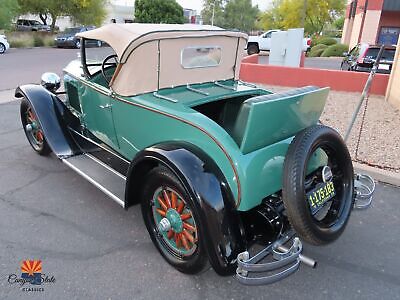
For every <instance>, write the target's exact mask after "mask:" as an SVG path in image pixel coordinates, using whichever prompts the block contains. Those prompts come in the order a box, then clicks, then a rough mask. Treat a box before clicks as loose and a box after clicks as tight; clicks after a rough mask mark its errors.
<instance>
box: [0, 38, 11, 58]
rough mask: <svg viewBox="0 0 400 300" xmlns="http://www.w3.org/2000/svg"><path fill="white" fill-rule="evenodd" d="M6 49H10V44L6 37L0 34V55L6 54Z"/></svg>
mask: <svg viewBox="0 0 400 300" xmlns="http://www.w3.org/2000/svg"><path fill="white" fill-rule="evenodd" d="M8 48H10V44H9V43H8V41H7V37H6V36H5V35H1V34H0V54H3V53H4V52H6V51H7V49H8Z"/></svg>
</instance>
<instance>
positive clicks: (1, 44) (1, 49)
mask: <svg viewBox="0 0 400 300" xmlns="http://www.w3.org/2000/svg"><path fill="white" fill-rule="evenodd" d="M0 46H1V48H0V54H3V53H5V52H6V45H4V44H3V43H0Z"/></svg>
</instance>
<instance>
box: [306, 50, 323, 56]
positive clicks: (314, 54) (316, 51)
mask: <svg viewBox="0 0 400 300" xmlns="http://www.w3.org/2000/svg"><path fill="white" fill-rule="evenodd" d="M324 51H325V49H317V50H315V51H312V52H310V55H309V57H320V56H321V54H322V53H323V52H324Z"/></svg>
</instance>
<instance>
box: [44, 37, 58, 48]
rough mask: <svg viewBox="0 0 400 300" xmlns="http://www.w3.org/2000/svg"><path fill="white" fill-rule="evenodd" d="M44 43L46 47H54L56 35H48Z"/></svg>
mask: <svg viewBox="0 0 400 300" xmlns="http://www.w3.org/2000/svg"><path fill="white" fill-rule="evenodd" d="M43 42H44V45H45V46H46V47H53V46H54V45H55V44H56V43H55V41H54V35H46V36H45V37H44V38H43Z"/></svg>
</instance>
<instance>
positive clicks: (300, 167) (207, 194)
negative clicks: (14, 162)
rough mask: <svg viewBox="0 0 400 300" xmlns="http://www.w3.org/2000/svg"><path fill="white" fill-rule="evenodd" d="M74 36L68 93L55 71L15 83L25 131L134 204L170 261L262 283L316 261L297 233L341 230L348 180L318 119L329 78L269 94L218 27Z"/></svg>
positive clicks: (117, 27) (339, 148)
mask: <svg viewBox="0 0 400 300" xmlns="http://www.w3.org/2000/svg"><path fill="white" fill-rule="evenodd" d="M78 36H79V37H80V38H81V45H82V47H81V52H80V59H78V60H75V61H72V62H71V63H70V64H69V65H68V66H67V67H66V68H65V69H64V76H63V84H64V87H65V91H64V92H57V90H58V88H59V87H60V78H58V76H57V75H55V74H52V73H45V74H44V75H43V76H42V83H41V85H24V86H20V87H18V88H17V90H16V97H19V98H21V121H22V125H23V128H24V131H25V134H26V136H27V138H28V141H29V143H30V145H31V146H32V147H33V149H34V150H35V151H36V152H37V153H38V154H40V155H47V154H49V153H50V152H53V153H54V154H55V155H56V156H57V157H58V158H59V159H61V161H62V162H63V163H65V164H66V165H67V166H68V167H70V168H72V169H73V170H74V171H76V172H77V173H78V174H80V175H81V176H83V177H84V178H85V179H87V180H89V181H90V182H91V183H93V184H94V185H95V186H97V187H98V188H99V189H101V190H102V191H103V192H104V193H105V194H107V195H108V196H110V197H111V198H112V199H113V200H115V201H116V202H117V203H118V204H120V205H121V206H122V207H124V208H125V209H128V208H129V207H131V206H133V205H135V204H140V205H141V209H142V213H143V218H144V221H145V224H146V227H147V229H148V232H149V234H150V236H151V239H152V241H153V242H154V245H155V246H156V247H157V249H158V250H159V251H160V253H161V255H162V256H163V257H164V258H165V259H166V261H167V262H168V263H170V264H171V265H173V266H174V267H175V268H177V269H178V270H180V271H182V272H185V273H197V272H199V271H201V270H202V269H204V268H205V267H206V266H207V264H208V262H209V263H210V264H211V266H212V267H213V268H214V270H215V271H216V272H217V273H218V274H222V275H223V274H232V273H234V272H235V271H236V277H237V278H238V279H239V280H240V282H242V283H245V284H265V283H271V282H275V281H277V280H279V279H282V278H284V277H286V276H288V275H290V274H292V273H293V272H295V271H296V270H297V269H298V267H299V264H300V262H305V263H306V264H308V265H311V266H314V265H315V261H313V260H312V259H309V258H307V257H304V256H303V255H302V254H301V252H302V243H301V241H300V239H301V240H304V241H306V242H309V243H311V244H314V245H323V244H327V243H330V242H333V241H334V240H336V239H337V238H338V237H339V236H340V235H341V234H342V232H343V230H344V229H345V227H346V224H347V222H348V220H349V216H350V213H351V211H352V209H353V207H354V204H355V202H356V200H357V185H355V180H354V173H353V166H352V161H351V158H350V155H349V152H348V150H347V148H346V145H345V143H344V142H343V140H342V138H341V136H340V135H339V134H338V133H337V132H336V131H335V130H334V129H332V128H329V127H326V126H324V125H322V124H321V123H320V122H319V118H320V115H321V113H322V111H323V109H324V106H325V101H326V99H327V95H328V91H329V89H328V88H317V87H313V86H308V87H304V88H298V89H294V90H291V91H289V92H284V93H275V94H274V93H271V92H270V91H267V90H265V89H261V88H258V87H257V86H255V85H253V84H250V83H246V82H242V81H240V80H239V69H240V62H241V57H242V54H243V49H244V46H245V44H246V40H247V36H246V35H245V34H243V33H240V32H233V31H226V30H222V29H220V28H216V27H211V26H195V25H168V24H123V25H122V24H110V25H106V26H104V27H101V28H98V29H94V30H91V31H87V32H84V33H79V34H78ZM93 40H98V41H101V43H102V45H103V47H100V48H90V47H88V46H87V45H88V41H90V42H91V43H93ZM93 205H96V204H95V203H93ZM285 244H287V246H285ZM260 245H261V246H262V250H261V251H260V252H258V253H257V254H255V255H253V253H254V251H255V250H253V249H257V247H258V249H259V248H260Z"/></svg>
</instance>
